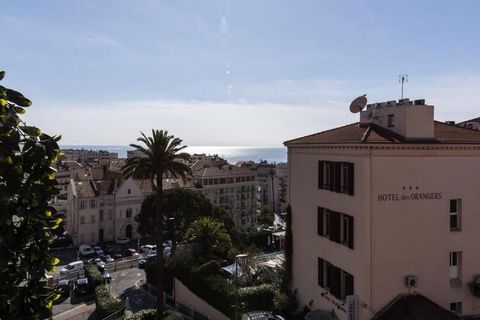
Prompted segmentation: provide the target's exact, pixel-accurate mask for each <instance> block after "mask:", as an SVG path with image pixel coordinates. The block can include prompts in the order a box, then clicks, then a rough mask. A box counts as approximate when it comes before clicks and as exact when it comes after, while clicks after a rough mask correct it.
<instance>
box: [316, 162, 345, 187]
mask: <svg viewBox="0 0 480 320" xmlns="http://www.w3.org/2000/svg"><path fill="white" fill-rule="evenodd" d="M318 188H319V189H324V190H330V191H334V192H339V193H345V194H349V195H352V196H353V189H354V164H353V163H350V162H332V161H319V162H318Z"/></svg>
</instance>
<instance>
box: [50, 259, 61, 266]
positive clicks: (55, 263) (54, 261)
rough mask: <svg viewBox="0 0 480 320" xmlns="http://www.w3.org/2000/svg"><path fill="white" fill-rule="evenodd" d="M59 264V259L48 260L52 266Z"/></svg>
mask: <svg viewBox="0 0 480 320" xmlns="http://www.w3.org/2000/svg"><path fill="white" fill-rule="evenodd" d="M59 262H60V259H58V258H52V260H50V263H51V264H52V265H54V266H56V265H57V264H58V263H59Z"/></svg>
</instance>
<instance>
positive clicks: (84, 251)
mask: <svg viewBox="0 0 480 320" xmlns="http://www.w3.org/2000/svg"><path fill="white" fill-rule="evenodd" d="M78 251H80V254H81V255H82V256H88V255H91V254H94V253H95V250H93V248H92V247H91V246H89V245H88V244H81V245H80V246H79V247H78Z"/></svg>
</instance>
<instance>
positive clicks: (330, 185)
mask: <svg viewBox="0 0 480 320" xmlns="http://www.w3.org/2000/svg"><path fill="white" fill-rule="evenodd" d="M333 164H334V162H333V161H327V166H328V167H329V168H330V177H329V180H328V190H330V191H334V190H335V189H334V188H335V170H334V166H333Z"/></svg>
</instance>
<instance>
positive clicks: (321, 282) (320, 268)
mask: <svg viewBox="0 0 480 320" xmlns="http://www.w3.org/2000/svg"><path fill="white" fill-rule="evenodd" d="M323 268H324V263H323V259H322V258H318V285H319V286H320V287H322V288H325V283H324V279H323Z"/></svg>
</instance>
